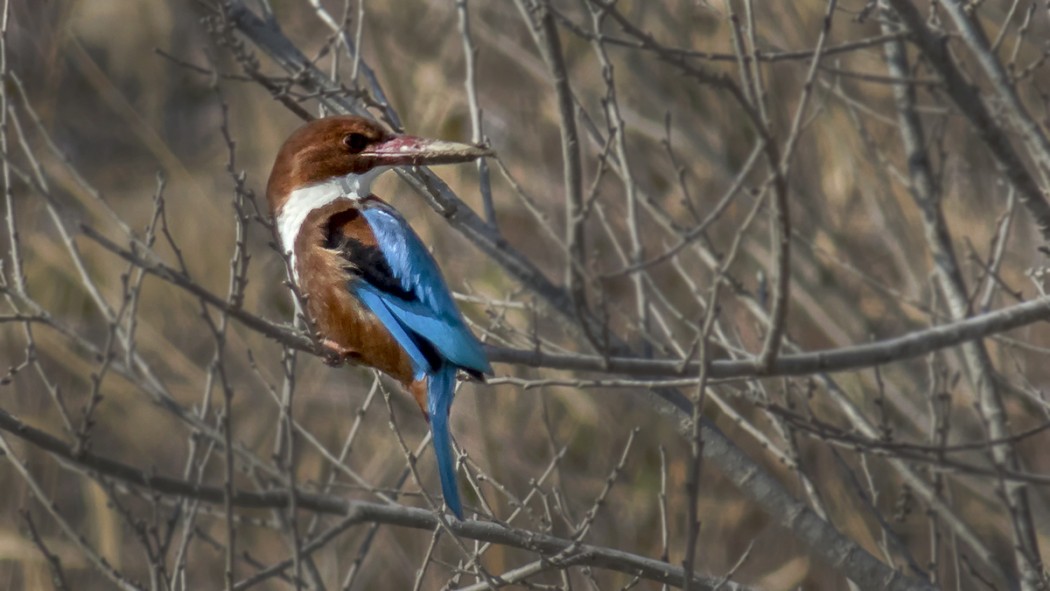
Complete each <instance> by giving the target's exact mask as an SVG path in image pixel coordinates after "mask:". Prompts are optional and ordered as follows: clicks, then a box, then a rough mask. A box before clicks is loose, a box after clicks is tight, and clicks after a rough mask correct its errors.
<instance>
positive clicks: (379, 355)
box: [266, 116, 492, 519]
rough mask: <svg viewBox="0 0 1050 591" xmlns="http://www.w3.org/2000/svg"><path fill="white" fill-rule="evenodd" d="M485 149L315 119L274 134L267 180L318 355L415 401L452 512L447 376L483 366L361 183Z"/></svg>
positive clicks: (407, 234)
mask: <svg viewBox="0 0 1050 591" xmlns="http://www.w3.org/2000/svg"><path fill="white" fill-rule="evenodd" d="M488 154H489V152H488V151H487V150H485V149H483V148H479V147H476V146H470V145H466V144H458V143H453V142H444V141H439V140H431V139H425V138H419V137H413V136H408V135H397V134H393V133H390V132H388V131H386V130H385V129H384V128H382V127H381V126H379V125H378V124H376V123H373V122H371V121H369V120H367V119H363V118H361V117H354V116H336V117H326V118H323V119H318V120H315V121H312V122H310V123H307V124H306V125H304V126H302V127H300V128H299V129H298V130H296V131H295V132H294V133H292V135H291V136H290V137H289V138H288V139H287V140H285V142H284V145H283V146H282V147H281V150H280V152H278V154H277V159H276V161H275V162H274V164H273V171H272V172H271V173H270V180H269V183H268V184H267V187H266V196H267V199H268V201H269V205H270V213H271V214H272V215H273V217H274V220H275V221H276V228H277V233H278V238H279V240H280V243H281V248H282V249H283V250H284V251H285V252H286V253H289V257H290V260H289V262H290V266H291V271H292V275H293V279H294V281H295V283H296V285H297V286H298V287H299V291H300V293H301V294H302V295H303V296H304V300H305V302H304V303H305V307H306V312H307V313H308V315H309V318H310V319H311V320H312V321H313V323H314V324H315V326H316V328H317V331H318V332H319V333H320V335H321V338H322V339H323V345H324V347H325V349H326V350H327V352H328V354H329V355H328V356H329V360H330V361H334V362H335V363H341V362H342V361H352V362H355V363H359V364H362V365H367V366H370V367H373V368H375V369H378V370H380V371H382V372H384V373H386V374H387V375H390V376H392V377H393V378H395V379H397V380H398V381H399V382H401V384H402V385H403V386H404V388H405V389H406V390H407V391H408V392H410V393H411V394H412V396H413V397H415V399H416V402H417V403H418V404H419V408H420V409H421V410H422V411H423V413H424V415H425V416H426V417H427V420H428V421H429V422H430V429H431V432H432V433H433V447H434V452H435V454H436V455H437V466H438V472H439V474H440V476H441V489H442V492H443V494H444V498H445V504H446V505H448V508H449V509H451V510H452V512H453V513H455V515H456V517H457V518H459V519H463V509H462V505H461V503H460V499H459V491H458V488H457V485H456V466H455V462H454V460H453V457H452V442H451V438H450V435H449V428H448V419H449V409H450V408H451V406H452V398H453V394H454V390H455V382H456V375H457V372H458V371H459V370H463V371H464V372H466V373H467V374H469V375H471V376H473V377H475V378H478V379H484V374H487V373H491V372H492V368H491V367H490V366H489V362H488V359H487V358H486V356H485V352H484V350H483V349H482V347H481V344H480V343H479V342H478V340H477V339H476V338H475V337H474V335H473V334H472V333H471V332H470V330H469V329H468V328H467V326H466V324H465V323H464V321H463V316H462V315H461V314H460V312H459V309H458V308H457V307H456V305H455V303H453V301H452V296H451V294H450V293H449V289H448V286H447V285H446V284H445V280H444V278H443V277H442V275H441V271H440V270H439V269H438V266H437V263H435V262H434V259H433V257H431V256H430V253H429V252H428V251H427V249H426V247H425V246H424V245H423V242H422V240H420V238H419V236H418V235H416V233H415V232H414V231H412V228H411V227H410V226H409V225H408V223H407V222H406V221H405V219H404V218H403V217H401V214H399V213H398V212H397V210H395V209H394V208H393V207H391V206H390V205H389V204H387V203H386V202H385V201H383V200H382V199H380V198H379V197H376V196H375V195H373V194H372V191H371V186H372V181H374V180H375V179H376V177H378V176H379V175H380V174H382V173H383V172H385V171H387V170H390V169H391V168H393V167H395V166H425V165H432V164H448V163H455V162H468V161H470V160H473V159H475V158H480V157H483V156H486V155H488ZM297 307H298V304H297Z"/></svg>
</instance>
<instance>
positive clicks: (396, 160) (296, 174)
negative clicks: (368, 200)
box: [266, 115, 490, 215]
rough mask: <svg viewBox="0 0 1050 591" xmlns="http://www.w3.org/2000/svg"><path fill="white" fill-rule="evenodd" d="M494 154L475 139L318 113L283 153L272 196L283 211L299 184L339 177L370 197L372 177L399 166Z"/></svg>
mask: <svg viewBox="0 0 1050 591" xmlns="http://www.w3.org/2000/svg"><path fill="white" fill-rule="evenodd" d="M488 155H490V152H489V150H487V149H485V148H481V147H478V146H472V145H469V144H460V143H456V142H446V141H441V140H432V139H426V138H421V137H415V136H410V135H399V134H395V133H391V132H389V131H387V130H386V129H384V128H383V127H382V126H380V125H379V124H377V123H375V122H373V121H369V120H368V119H364V118H362V117H356V116H352V115H339V116H334V117H325V118H323V119H316V120H314V121H311V122H309V123H307V124H306V125H303V126H302V127H300V128H299V129H297V130H296V131H295V132H294V133H292V135H291V136H289V137H288V139H287V140H285V142H284V145H283V146H281V150H280V151H279V152H278V153H277V159H276V160H275V161H274V164H273V170H272V171H271V172H270V180H269V183H268V184H267V187H266V196H267V199H268V201H269V204H270V212H271V213H272V214H274V215H277V214H278V212H279V211H280V210H281V208H282V207H283V206H284V205H285V202H286V201H287V200H288V198H289V196H290V195H291V194H292V193H293V191H296V190H297V189H303V188H307V187H311V186H317V185H322V184H324V183H338V185H339V186H340V187H341V189H342V190H343V191H344V192H345V193H346V194H347V195H348V196H349V197H351V198H364V197H367V196H368V195H369V193H370V189H371V184H372V181H373V180H375V178H376V177H377V176H379V175H380V174H381V173H383V172H384V171H386V170H389V169H390V168H391V167H394V166H428V165H434V164H451V163H455V162H468V161H470V160H473V159H475V158H479V157H482V156H488Z"/></svg>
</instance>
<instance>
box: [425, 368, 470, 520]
mask: <svg viewBox="0 0 1050 591" xmlns="http://www.w3.org/2000/svg"><path fill="white" fill-rule="evenodd" d="M455 391H456V367H455V366H453V365H450V364H445V365H443V366H441V367H440V368H438V369H437V370H435V371H434V372H433V373H431V374H429V375H428V379H427V412H428V413H429V414H430V432H431V433H432V434H433V439H434V440H433V442H432V443H433V446H434V454H435V455H436V456H437V467H438V474H439V475H440V477H441V492H442V494H444V496H445V504H446V505H448V508H449V509H451V510H452V513H454V514H455V515H456V517H457V518H458V519H460V520H461V521H462V520H463V505H462V503H461V502H460V500H459V485H458V484H457V482H456V460H455V458H454V457H453V455H452V436H451V435H450V434H449V429H448V414H449V410H450V409H451V408H452V397H453V396H454V395H455Z"/></svg>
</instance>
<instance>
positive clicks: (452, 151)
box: [361, 135, 492, 166]
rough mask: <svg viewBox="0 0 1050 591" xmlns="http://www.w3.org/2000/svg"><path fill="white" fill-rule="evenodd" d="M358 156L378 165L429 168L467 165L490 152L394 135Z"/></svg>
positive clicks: (460, 145)
mask: <svg viewBox="0 0 1050 591" xmlns="http://www.w3.org/2000/svg"><path fill="white" fill-rule="evenodd" d="M361 155H362V156H371V157H373V158H375V163H376V165H378V166H429V165H433V164H454V163H457V162H470V161H471V160H474V159H475V158H482V157H485V156H491V155H492V150H490V149H488V148H483V147H480V146H472V145H470V144H460V143H457V142H446V141H442V140H431V139H427V138H421V137H415V136H411V135H395V136H394V137H391V138H389V139H387V140H384V141H382V142H380V143H378V144H373V145H372V146H369V147H368V148H366V149H365V151H364V152H361Z"/></svg>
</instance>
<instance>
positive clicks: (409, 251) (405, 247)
mask: <svg viewBox="0 0 1050 591" xmlns="http://www.w3.org/2000/svg"><path fill="white" fill-rule="evenodd" d="M362 213H363V214H364V216H365V219H366V220H367V221H368V225H369V226H370V227H371V228H372V233H373V234H374V235H375V237H376V242H377V243H378V245H379V249H380V250H381V251H382V252H383V256H384V257H385V258H386V261H387V264H388V265H389V266H390V270H391V272H392V273H393V274H394V277H396V278H397V279H398V280H399V281H400V282H401V287H402V288H403V289H404V290H405V291H406V292H409V293H411V294H412V295H414V296H415V297H416V299H415V300H414V301H409V300H405V299H403V298H400V297H397V296H396V295H393V294H382V293H380V294H379V295H380V296H381V297H382V298H383V300H384V302H386V303H387V306H388V308H389V309H390V312H391V313H393V314H394V315H395V316H396V317H397V319H398V320H399V321H400V322H401V324H402V325H404V327H405V328H407V329H408V330H410V331H411V332H413V333H415V334H417V335H419V336H421V337H423V338H424V339H426V340H427V341H428V342H429V343H430V344H432V345H434V347H435V348H436V349H437V350H438V353H440V354H441V356H442V357H444V358H445V359H447V360H449V361H451V362H452V363H453V364H455V365H457V366H459V367H463V368H466V369H471V370H474V371H478V372H481V373H491V372H492V367H491V366H490V365H489V362H488V359H487V358H486V356H485V351H484V350H483V349H482V348H481V344H480V343H478V340H477V338H475V337H474V333H472V332H470V329H468V328H467V326H466V323H465V322H464V321H463V316H461V315H460V313H459V308H457V307H456V304H455V302H453V301H452V294H451V293H449V290H448V286H447V285H445V279H444V278H443V277H442V276H441V271H440V270H439V269H438V266H437V263H435V262H434V258H433V257H431V256H430V253H429V252H427V249H426V247H425V246H423V242H422V241H421V240H420V239H419V237H418V236H416V233H415V232H413V231H412V228H411V227H409V225H408V222H406V221H405V220H404V218H402V217H401V216H400V215H399V214H398V213H397V212H396V211H394V210H393V209H390V208H388V207H385V206H383V205H377V206H372V207H368V208H365V209H364V210H363V212H362ZM377 293H378V292H377ZM399 342H400V341H399Z"/></svg>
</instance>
